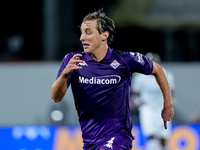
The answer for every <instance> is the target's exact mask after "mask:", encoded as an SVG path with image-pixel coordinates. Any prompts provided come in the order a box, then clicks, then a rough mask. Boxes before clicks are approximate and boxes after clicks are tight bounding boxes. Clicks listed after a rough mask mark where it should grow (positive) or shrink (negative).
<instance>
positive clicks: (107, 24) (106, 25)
mask: <svg viewBox="0 0 200 150" xmlns="http://www.w3.org/2000/svg"><path fill="white" fill-rule="evenodd" d="M88 20H96V21H97V30H98V31H99V33H100V34H102V33H103V32H105V31H108V32H109V37H108V40H107V41H108V44H111V43H112V41H113V37H114V31H115V25H114V21H113V20H112V19H111V18H109V17H108V16H107V15H106V13H105V12H103V9H99V10H98V11H95V12H93V13H89V14H88V15H86V16H85V17H84V18H83V22H84V21H88Z"/></svg>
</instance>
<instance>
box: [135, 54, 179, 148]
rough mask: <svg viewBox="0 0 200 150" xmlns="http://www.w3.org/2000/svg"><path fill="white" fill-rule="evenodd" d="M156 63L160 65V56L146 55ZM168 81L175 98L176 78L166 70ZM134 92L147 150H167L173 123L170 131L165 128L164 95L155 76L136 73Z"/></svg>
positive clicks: (169, 128) (169, 126) (169, 127)
mask: <svg viewBox="0 0 200 150" xmlns="http://www.w3.org/2000/svg"><path fill="white" fill-rule="evenodd" d="M146 56H147V57H149V58H150V59H151V60H153V61H154V62H157V63H159V64H160V56H159V55H158V54H157V53H153V52H149V53H147V55H146ZM166 75H167V79H168V81H169V85H170V88H171V91H172V97H173V98H174V94H173V93H174V92H173V91H174V87H175V83H174V76H173V74H172V73H171V72H170V71H168V70H166ZM132 91H133V93H135V94H134V95H133V96H134V98H135V99H133V102H134V101H135V103H134V104H135V106H136V105H137V106H138V107H139V109H138V110H139V120H140V125H141V129H142V132H143V134H144V136H145V137H147V142H146V150H167V145H166V144H167V143H166V142H167V139H168V138H169V136H170V133H171V121H169V122H168V129H167V130H165V129H164V128H163V126H162V125H163V124H162V119H161V117H160V115H159V112H161V110H162V107H163V103H162V101H163V95H162V92H161V90H160V88H159V86H158V84H157V83H156V81H155V79H154V77H153V76H146V75H143V74H139V73H136V74H134V76H133V79H132Z"/></svg>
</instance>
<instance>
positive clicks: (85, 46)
mask: <svg viewBox="0 0 200 150" xmlns="http://www.w3.org/2000/svg"><path fill="white" fill-rule="evenodd" d="M82 45H83V47H84V48H88V47H89V46H90V45H89V44H87V43H82Z"/></svg>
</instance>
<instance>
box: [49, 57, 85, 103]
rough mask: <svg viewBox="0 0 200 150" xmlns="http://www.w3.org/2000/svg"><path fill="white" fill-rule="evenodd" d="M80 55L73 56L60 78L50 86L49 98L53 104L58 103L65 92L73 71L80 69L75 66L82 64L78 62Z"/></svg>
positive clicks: (80, 61)
mask: <svg viewBox="0 0 200 150" xmlns="http://www.w3.org/2000/svg"><path fill="white" fill-rule="evenodd" d="M81 56H82V55H81V54H75V55H74V56H73V57H72V58H71V59H70V61H69V63H68V64H67V66H66V67H65V69H64V70H63V72H62V73H61V75H60V77H59V78H58V79H57V80H56V81H55V82H54V84H53V86H52V92H51V98H52V99H53V100H54V102H60V101H61V100H62V99H63V98H64V96H65V93H66V92H67V81H68V78H69V76H70V74H71V73H72V72H73V70H78V69H81V68H82V67H79V66H77V65H76V64H77V63H83V61H82V60H80V57H81Z"/></svg>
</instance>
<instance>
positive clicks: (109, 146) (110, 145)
mask: <svg viewBox="0 0 200 150" xmlns="http://www.w3.org/2000/svg"><path fill="white" fill-rule="evenodd" d="M114 139H115V137H112V138H111V140H109V141H107V144H106V145H104V146H106V147H108V148H110V149H113V147H112V144H113V141H114Z"/></svg>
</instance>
